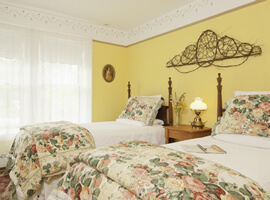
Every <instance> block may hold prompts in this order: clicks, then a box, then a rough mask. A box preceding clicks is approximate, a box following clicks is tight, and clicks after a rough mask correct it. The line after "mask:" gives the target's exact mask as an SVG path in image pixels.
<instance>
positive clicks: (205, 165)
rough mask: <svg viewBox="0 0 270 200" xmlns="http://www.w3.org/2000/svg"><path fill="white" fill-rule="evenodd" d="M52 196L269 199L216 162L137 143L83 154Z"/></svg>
mask: <svg viewBox="0 0 270 200" xmlns="http://www.w3.org/2000/svg"><path fill="white" fill-rule="evenodd" d="M74 163H75V164H74V165H73V166H72V167H71V168H70V169H68V170H67V172H66V174H65V175H64V176H63V178H62V179H61V180H60V182H59V183H58V185H57V189H55V190H53V191H52V193H51V194H50V196H49V199H50V200H54V199H63V200H64V199H65V200H66V199H81V200H83V199H85V200H86V199H93V200H97V199H102V200H104V199H107V200H109V199H126V200H127V199H128V200H133V199H164V200H168V199H175V200H178V199H185V200H192V199H196V200H204V199H205V200H206V199H207V200H221V199H223V200H224V199H230V200H237V199H238V200H248V199H254V200H255V199H270V196H269V194H267V193H266V192H265V191H264V189H263V188H262V187H261V186H260V185H259V184H258V183H256V182H254V181H253V180H251V179H249V178H248V177H245V176H244V175H242V174H240V173H238V172H236V171H233V170H231V169H229V168H227V167H224V166H222V165H220V164H217V163H214V162H211V161H208V160H204V159H202V158H199V157H196V156H194V155H190V154H187V153H184V152H179V151H176V150H173V149H169V148H165V147H161V146H157V145H153V144H150V143H146V142H141V141H126V142H122V143H119V144H115V145H110V146H106V147H102V148H99V149H95V150H92V151H89V152H85V153H82V154H81V155H79V156H76V157H75V158H74Z"/></svg>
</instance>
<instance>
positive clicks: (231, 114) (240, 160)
mask: <svg viewBox="0 0 270 200" xmlns="http://www.w3.org/2000/svg"><path fill="white" fill-rule="evenodd" d="M220 83H221V77H220V75H219V77H218V117H220V119H219V120H218V122H217V123H216V125H215V127H214V128H213V133H212V136H208V137H204V138H199V139H193V140H187V141H182V142H176V143H172V144H166V145H162V146H159V145H160V144H162V143H163V144H164V141H165V139H164V130H163V128H162V126H161V125H154V119H149V117H140V116H134V113H133V114H132V112H131V113H129V114H127V113H128V111H131V110H132V109H130V105H137V106H138V105H140V106H142V107H144V106H145V105H144V103H145V101H144V103H143V105H142V104H140V103H139V104H136V103H135V104H134V102H139V101H138V99H134V98H133V99H132V98H131V100H130V101H132V102H128V105H127V106H126V108H125V110H124V111H123V113H121V115H120V116H125V117H124V118H125V119H128V118H129V117H131V118H134V117H135V118H136V117H137V118H138V119H139V120H140V121H141V122H142V121H143V122H145V124H148V125H151V126H145V125H143V124H141V125H138V124H136V125H135V124H133V125H130V124H128V122H124V123H122V122H117V123H122V125H123V124H125V123H126V124H125V125H127V126H128V127H131V126H134V127H133V130H136V131H137V133H139V132H140V131H139V130H138V127H140V128H145V129H148V128H149V127H151V128H155V126H158V127H160V128H161V131H160V132H159V134H160V135H161V137H162V136H163V141H158V140H152V139H155V137H156V135H155V136H153V137H152V139H149V138H136V136H134V137H133V136H132V135H133V133H131V132H129V131H128V130H127V129H125V128H123V127H121V129H123V130H125V131H126V134H127V135H126V138H121V140H123V142H120V143H119V140H118V139H116V138H118V137H116V136H115V137H114V139H113V140H109V141H108V143H109V144H110V145H107V144H108V143H107V141H105V139H106V138H107V136H108V135H110V133H109V131H108V132H107V133H105V132H106V131H104V130H102V127H104V124H103V123H102V122H100V124H99V125H98V127H97V128H96V130H94V129H93V130H90V129H91V127H88V126H87V125H82V126H83V127H84V128H85V129H83V130H90V132H91V133H92V137H93V138H94V139H93V138H91V137H89V138H90V139H89V140H88V147H89V148H92V147H93V146H91V142H89V141H92V140H95V142H96V147H98V148H95V149H93V150H90V151H87V150H84V151H82V152H83V153H81V154H78V153H77V154H74V157H73V159H72V161H70V160H68V161H70V162H71V163H72V166H71V167H68V168H67V170H66V169H65V170H66V173H65V174H64V176H62V174H61V175H58V176H56V177H54V178H52V179H51V180H50V181H49V183H50V184H43V186H42V187H43V190H42V192H41V193H43V194H44V195H41V196H42V197H43V198H46V199H47V198H48V199H76V198H77V199H270V196H269V194H270V173H269V169H270V159H269V155H270V125H269V123H270V121H269V116H270V95H269V94H253V95H240V96H239V95H238V96H235V97H233V98H232V99H230V100H229V101H228V102H227V103H226V105H227V106H226V107H227V109H226V111H225V110H224V109H223V108H222V102H221V99H222V98H221V84H220ZM170 93H171V83H170V81H169V96H170ZM159 98H160V97H159ZM152 100H153V99H152ZM152 100H151V102H155V103H157V101H156V99H154V100H153V101H152ZM147 102H150V101H149V99H148V100H147ZM161 103H162V102H161V101H159V100H158V104H159V105H161ZM135 107H136V106H135ZM169 107H170V106H169ZM133 108H134V107H133ZM140 108H141V107H140ZM167 109H168V107H165V112H164V110H163V114H164V113H167ZM156 111H157V110H156ZM156 111H155V112H156ZM169 111H170V112H169V113H170V114H169V120H168V122H167V117H165V118H164V117H162V118H163V119H166V120H164V121H165V123H168V124H171V123H172V120H171V119H172V116H171V108H170V109H169ZM223 111H225V112H224V116H223V117H221V115H222V112H223ZM148 112H149V113H148V115H150V113H151V111H150V110H148ZM126 115H128V116H126ZM153 115H155V113H154V114H153ZM165 116H166V115H165ZM122 125H120V126H122ZM125 125H124V126H125ZM98 129H99V130H101V132H103V133H105V134H107V136H105V138H104V137H100V138H98V137H99V134H97V135H95V132H96V131H97V130H98ZM151 132H152V130H148V133H147V134H142V136H143V135H144V137H145V136H146V135H147V137H148V136H149V135H151ZM149 133H150V134H149ZM129 134H130V135H129ZM159 134H157V135H159ZM75 135H78V133H77V134H75ZM121 137H122V136H121ZM150 137H151V136H150ZM126 139H128V140H126ZM134 139H135V140H134ZM73 141H74V140H73ZM142 141H143V142H142ZM73 143H74V142H73ZM112 143H116V144H112ZM97 144H98V145H97ZM182 144H189V145H194V144H201V145H212V144H216V145H218V146H219V147H221V148H222V149H224V150H226V151H227V153H226V154H201V153H192V154H190V153H185V152H184V150H183V148H182V146H181V145H182ZM105 145H106V146H105ZM86 146H87V145H86ZM86 146H84V148H86ZM75 149H76V148H75ZM68 161H67V162H68ZM17 166H18V163H17ZM67 166H68V165H67ZM43 168H44V167H43ZM45 169H47V168H45ZM239 172H240V173H239ZM56 174H57V173H56ZM12 180H13V179H12ZM42 182H43V181H42ZM55 185H57V186H55ZM52 188H54V190H53V191H52ZM18 190H19V189H18V187H17V194H18ZM26 191H27V190H26ZM44 191H45V192H44ZM51 191H52V192H51ZM32 192H33V191H30V193H29V190H28V192H26V193H25V194H26V196H25V195H19V196H20V198H21V199H23V198H24V197H27V195H28V194H31V196H34V197H35V198H37V196H36V194H34V193H32ZM46 192H48V194H46Z"/></svg>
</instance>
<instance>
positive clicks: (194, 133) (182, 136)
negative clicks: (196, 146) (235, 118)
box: [164, 124, 211, 144]
mask: <svg viewBox="0 0 270 200" xmlns="http://www.w3.org/2000/svg"><path fill="white" fill-rule="evenodd" d="M164 128H165V138H166V144H168V143H169V140H170V138H173V139H177V140H188V139H193V138H199V137H204V136H208V135H210V134H211V128H207V127H203V128H202V129H196V128H192V126H190V125H184V124H183V125H180V126H164Z"/></svg>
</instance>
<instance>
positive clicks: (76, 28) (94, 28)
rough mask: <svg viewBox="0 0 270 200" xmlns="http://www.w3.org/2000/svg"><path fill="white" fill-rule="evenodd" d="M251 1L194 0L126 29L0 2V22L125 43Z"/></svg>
mask: <svg viewBox="0 0 270 200" xmlns="http://www.w3.org/2000/svg"><path fill="white" fill-rule="evenodd" d="M254 1H255V0H196V1H195V2H193V3H190V4H188V5H186V6H184V7H181V8H179V9H176V10H174V11H173V12H170V13H168V14H166V15H163V16H161V17H159V18H157V19H154V20H152V21H149V22H147V23H145V24H142V25H141V26H139V27H136V28H134V29H131V30H129V31H121V30H117V29H113V28H109V27H105V26H99V25H94V24H90V23H87V22H85V21H82V20H79V19H73V18H69V17H66V16H60V15H57V14H54V13H53V14H52V13H47V12H45V11H38V10H33V9H30V8H23V7H18V6H16V5H11V4H6V3H1V2H0V22H1V23H5V24H10V25H17V26H21V27H27V28H32V29H39V30H46V31H53V32H60V33H65V34H69V35H76V36H80V37H85V38H90V39H93V40H99V41H102V42H108V43H113V44H117V45H123V46H128V45H131V44H134V43H138V42H141V41H143V40H146V39H149V38H152V37H155V36H158V35H160V34H164V33H166V32H169V31H172V30H176V29H178V28H181V27H184V26H186V25H189V24H192V23H194V22H198V21H200V20H203V19H206V18H209V17H212V16H214V15H216V14H219V13H223V12H225V11H228V10H231V9H234V8H236V7H239V6H243V5H245V4H248V3H251V2H254Z"/></svg>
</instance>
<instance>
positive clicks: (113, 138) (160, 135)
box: [80, 121, 165, 148]
mask: <svg viewBox="0 0 270 200" xmlns="http://www.w3.org/2000/svg"><path fill="white" fill-rule="evenodd" d="M80 125H81V126H83V127H84V128H86V129H88V130H89V131H90V132H91V133H92V135H93V137H94V139H95V143H96V148H98V147H101V146H105V145H109V144H114V143H119V142H120V141H123V140H130V139H135V140H142V141H147V142H151V143H153V144H158V145H161V144H165V130H164V128H163V127H162V126H160V125H153V126H138V125H134V124H125V123H121V122H117V121H107V122H95V123H89V124H80Z"/></svg>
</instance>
